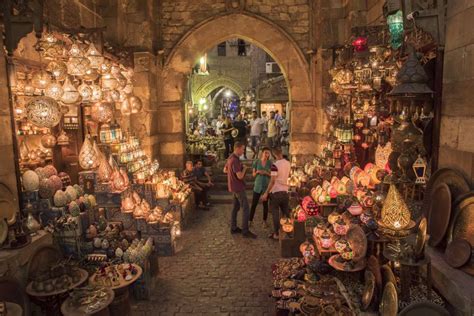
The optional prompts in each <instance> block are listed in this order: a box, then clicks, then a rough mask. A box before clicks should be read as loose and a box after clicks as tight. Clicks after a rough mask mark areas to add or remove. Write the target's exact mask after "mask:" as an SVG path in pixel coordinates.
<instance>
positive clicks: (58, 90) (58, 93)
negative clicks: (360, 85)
mask: <svg viewBox="0 0 474 316" xmlns="http://www.w3.org/2000/svg"><path fill="white" fill-rule="evenodd" d="M63 93H64V90H63V87H62V86H61V85H60V84H59V83H57V82H53V83H51V84H50V85H48V86H47V87H46V89H45V90H44V94H45V95H46V96H47V97H50V98H53V99H55V100H60V99H61V97H62V95H63Z"/></svg>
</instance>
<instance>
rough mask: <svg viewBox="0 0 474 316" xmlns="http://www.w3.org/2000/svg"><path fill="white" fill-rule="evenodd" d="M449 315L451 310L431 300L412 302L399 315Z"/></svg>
mask: <svg viewBox="0 0 474 316" xmlns="http://www.w3.org/2000/svg"><path fill="white" fill-rule="evenodd" d="M418 315H430V316H449V315H450V314H449V312H448V311H447V310H445V309H444V308H443V307H441V306H439V305H436V304H435V303H431V302H418V303H412V304H410V305H408V306H407V307H405V308H404V309H403V310H402V311H401V312H400V314H398V316H418Z"/></svg>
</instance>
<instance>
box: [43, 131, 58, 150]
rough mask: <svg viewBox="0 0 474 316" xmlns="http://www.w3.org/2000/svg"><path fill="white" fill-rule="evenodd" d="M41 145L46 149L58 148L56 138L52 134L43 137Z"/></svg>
mask: <svg viewBox="0 0 474 316" xmlns="http://www.w3.org/2000/svg"><path fill="white" fill-rule="evenodd" d="M41 145H42V146H43V147H44V148H53V147H54V146H56V137H54V135H52V134H51V132H49V133H48V134H45V135H43V136H41Z"/></svg>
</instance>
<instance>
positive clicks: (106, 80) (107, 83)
mask: <svg viewBox="0 0 474 316" xmlns="http://www.w3.org/2000/svg"><path fill="white" fill-rule="evenodd" d="M100 82H101V84H102V89H104V90H113V89H117V88H118V86H119V82H118V81H117V79H116V78H115V76H114V75H113V74H112V73H106V74H103V75H102V77H101V78H100Z"/></svg>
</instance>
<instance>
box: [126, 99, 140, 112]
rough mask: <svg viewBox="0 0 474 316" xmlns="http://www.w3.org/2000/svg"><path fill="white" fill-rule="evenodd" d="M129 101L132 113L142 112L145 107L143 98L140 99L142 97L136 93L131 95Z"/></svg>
mask: <svg viewBox="0 0 474 316" xmlns="http://www.w3.org/2000/svg"><path fill="white" fill-rule="evenodd" d="M128 103H129V104H130V110H131V111H132V114H136V113H138V112H140V111H141V109H142V107H143V104H142V100H140V98H139V97H137V96H136V95H131V96H129V97H128Z"/></svg>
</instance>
